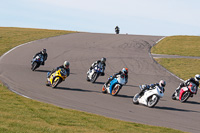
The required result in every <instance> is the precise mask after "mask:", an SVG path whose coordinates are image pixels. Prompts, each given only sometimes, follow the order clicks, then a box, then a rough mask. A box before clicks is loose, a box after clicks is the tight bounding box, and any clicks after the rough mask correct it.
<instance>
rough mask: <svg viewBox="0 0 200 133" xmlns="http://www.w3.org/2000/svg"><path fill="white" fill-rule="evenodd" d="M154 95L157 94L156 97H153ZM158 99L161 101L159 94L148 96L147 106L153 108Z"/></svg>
mask: <svg viewBox="0 0 200 133" xmlns="http://www.w3.org/2000/svg"><path fill="white" fill-rule="evenodd" d="M153 96H155V98H154V99H152V98H153ZM158 101H159V97H158V96H157V95H152V96H150V97H149V98H148V101H147V106H148V107H149V108H153V107H154V106H155V105H156V104H157V103H158Z"/></svg>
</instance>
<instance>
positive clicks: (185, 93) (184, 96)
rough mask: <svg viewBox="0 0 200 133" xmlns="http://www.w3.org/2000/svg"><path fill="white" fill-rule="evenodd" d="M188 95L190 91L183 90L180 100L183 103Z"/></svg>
mask: <svg viewBox="0 0 200 133" xmlns="http://www.w3.org/2000/svg"><path fill="white" fill-rule="evenodd" d="M189 97H190V92H188V91H186V92H183V95H182V97H181V100H180V101H181V102H182V103H183V102H185V101H187V100H188V98H189Z"/></svg>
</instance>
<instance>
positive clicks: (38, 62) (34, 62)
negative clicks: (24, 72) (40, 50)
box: [31, 54, 44, 71]
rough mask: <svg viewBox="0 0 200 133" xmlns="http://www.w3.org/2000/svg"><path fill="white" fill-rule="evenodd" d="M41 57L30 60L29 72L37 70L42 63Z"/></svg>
mask: <svg viewBox="0 0 200 133" xmlns="http://www.w3.org/2000/svg"><path fill="white" fill-rule="evenodd" d="M43 58H44V57H43V55H42V54H39V55H37V56H36V57H35V58H33V59H32V61H31V70H32V71H35V69H36V68H39V67H40V65H41V63H42V62H43Z"/></svg>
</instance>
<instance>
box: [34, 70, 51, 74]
mask: <svg viewBox="0 0 200 133" xmlns="http://www.w3.org/2000/svg"><path fill="white" fill-rule="evenodd" d="M35 72H44V73H47V72H51V71H49V70H35Z"/></svg>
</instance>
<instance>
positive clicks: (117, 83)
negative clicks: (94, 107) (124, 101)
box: [102, 75, 126, 96]
mask: <svg viewBox="0 0 200 133" xmlns="http://www.w3.org/2000/svg"><path fill="white" fill-rule="evenodd" d="M110 78H112V76H110ZM125 83H126V80H125V77H121V76H120V75H117V77H116V78H114V79H113V80H112V81H110V83H108V85H106V84H104V85H103V87H102V93H110V94H111V95H112V96H116V95H117V94H118V93H119V91H120V90H121V89H122V86H123V85H124V84H125Z"/></svg>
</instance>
